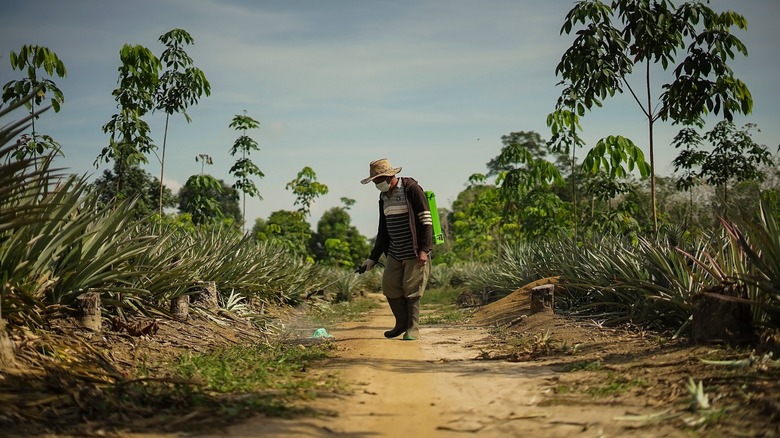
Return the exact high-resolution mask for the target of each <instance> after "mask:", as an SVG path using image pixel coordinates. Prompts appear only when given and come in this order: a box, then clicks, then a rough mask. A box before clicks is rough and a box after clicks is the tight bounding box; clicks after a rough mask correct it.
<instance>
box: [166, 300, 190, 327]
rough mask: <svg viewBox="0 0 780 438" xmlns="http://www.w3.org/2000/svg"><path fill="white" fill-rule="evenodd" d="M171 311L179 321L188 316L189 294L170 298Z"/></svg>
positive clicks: (184, 319)
mask: <svg viewBox="0 0 780 438" xmlns="http://www.w3.org/2000/svg"><path fill="white" fill-rule="evenodd" d="M171 313H172V314H173V317H174V318H176V319H177V320H179V321H186V320H187V318H189V317H190V296H189V295H180V296H178V297H176V298H174V299H172V300H171Z"/></svg>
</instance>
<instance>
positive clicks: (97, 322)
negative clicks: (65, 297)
mask: <svg viewBox="0 0 780 438" xmlns="http://www.w3.org/2000/svg"><path fill="white" fill-rule="evenodd" d="M76 310H77V312H78V313H77V319H78V322H79V325H81V327H83V328H85V329H87V330H92V331H94V332H99V331H102V330H103V315H102V306H101V304H100V293H99V292H87V293H84V294H81V295H79V296H78V297H77V298H76Z"/></svg>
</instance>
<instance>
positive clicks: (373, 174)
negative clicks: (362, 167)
mask: <svg viewBox="0 0 780 438" xmlns="http://www.w3.org/2000/svg"><path fill="white" fill-rule="evenodd" d="M368 170H369V172H368V174H369V177H368V178H364V179H362V180H360V183H361V184H368V183H369V181H373V180H374V178H377V177H380V176H393V175H395V174H396V173H398V172H400V171H401V168H400V167H393V166H391V165H390V162H389V161H387V158H381V159H379V160H376V161H372V162H371V164H369V165H368Z"/></svg>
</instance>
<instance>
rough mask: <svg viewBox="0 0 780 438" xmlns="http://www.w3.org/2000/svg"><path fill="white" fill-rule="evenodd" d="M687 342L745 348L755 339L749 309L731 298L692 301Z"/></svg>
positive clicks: (701, 297) (707, 296) (717, 295)
mask: <svg viewBox="0 0 780 438" xmlns="http://www.w3.org/2000/svg"><path fill="white" fill-rule="evenodd" d="M692 304H693V309H692V313H693V322H692V324H691V338H692V339H693V341H694V342H698V343H726V344H745V343H749V342H752V341H753V340H754V338H755V331H754V329H753V314H752V312H751V311H750V305H749V304H747V303H745V302H743V301H739V300H738V299H735V297H734V296H733V295H732V294H731V293H728V294H720V293H700V294H697V295H696V296H694V297H693V300H692Z"/></svg>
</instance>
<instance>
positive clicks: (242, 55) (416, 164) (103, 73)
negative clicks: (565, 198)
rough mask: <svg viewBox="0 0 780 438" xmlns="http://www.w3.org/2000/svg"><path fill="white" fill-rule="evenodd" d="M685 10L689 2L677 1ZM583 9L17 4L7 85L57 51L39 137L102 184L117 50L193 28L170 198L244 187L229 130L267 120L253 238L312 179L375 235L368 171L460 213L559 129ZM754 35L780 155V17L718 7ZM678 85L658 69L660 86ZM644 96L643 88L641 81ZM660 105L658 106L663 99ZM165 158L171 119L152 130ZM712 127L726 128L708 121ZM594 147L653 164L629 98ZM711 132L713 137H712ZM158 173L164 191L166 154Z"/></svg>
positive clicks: (546, 2) (423, 1)
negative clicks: (479, 183)
mask: <svg viewBox="0 0 780 438" xmlns="http://www.w3.org/2000/svg"><path fill="white" fill-rule="evenodd" d="M674 3H675V4H679V3H680V2H679V1H675V2H674ZM573 4H574V2H571V1H564V0H486V1H477V0H329V1H325V0H288V1H281V0H275V1H269V0H133V1H118V0H68V1H61V0H5V1H4V2H3V6H2V11H3V13H2V15H0V83H2V84H5V83H7V82H8V81H10V80H17V79H21V78H22V77H23V74H22V72H20V71H18V70H17V71H11V69H10V63H9V60H8V54H9V53H10V51H12V50H13V51H16V52H18V51H19V49H20V48H21V46H22V45H24V44H31V45H32V44H37V45H41V46H46V47H48V48H49V49H51V50H53V51H54V52H55V53H56V54H57V55H58V56H59V58H60V59H61V60H62V61H63V62H64V63H65V67H66V69H67V77H65V78H57V77H55V78H52V79H53V80H54V82H55V83H56V84H57V86H58V87H59V88H60V89H61V90H62V91H63V93H64V96H65V103H64V104H63V106H62V110H61V111H60V112H59V113H54V112H53V111H49V112H47V113H46V114H44V115H43V116H42V117H41V119H40V120H39V121H38V122H37V123H36V127H37V129H38V132H40V133H46V134H49V135H51V136H52V137H54V138H55V139H56V140H57V141H59V142H60V144H61V145H62V151H63V153H64V157H58V158H57V160H56V161H55V166H56V167H64V168H66V169H68V171H69V172H72V173H77V174H84V175H88V176H90V178H96V177H97V176H99V175H100V174H101V173H102V172H103V170H105V169H110V165H107V164H102V165H101V166H100V167H99V168H96V167H95V166H94V164H93V163H94V161H95V159H96V157H97V156H98V154H99V153H100V151H101V150H102V148H103V147H105V146H106V145H107V144H108V140H109V136H108V134H104V133H103V132H102V130H101V127H102V126H103V125H104V124H105V123H106V122H107V121H108V120H109V119H110V117H111V116H112V115H113V114H115V113H116V112H117V107H116V102H115V101H114V99H113V97H112V95H111V92H112V91H113V90H114V89H115V88H116V87H117V79H118V71H117V69H118V67H119V50H120V49H121V48H122V46H123V45H124V44H140V45H142V46H145V47H147V48H149V49H150V50H152V52H154V53H155V54H156V55H157V56H159V55H160V54H161V53H162V51H163V49H164V47H163V45H162V44H161V43H160V42H159V41H158V38H159V36H160V35H162V34H164V33H166V32H167V31H169V30H171V29H174V28H182V29H185V30H186V31H187V32H189V33H190V35H192V37H193V38H194V40H195V43H194V45H191V46H188V47H186V48H185V50H186V51H187V53H188V54H189V55H190V56H191V57H192V58H193V60H194V64H195V66H197V67H198V68H200V69H201V70H202V71H203V72H204V74H205V75H206V78H207V79H208V81H209V82H210V84H211V95H210V96H207V97H206V96H204V97H202V98H201V100H200V102H199V103H198V104H197V105H196V106H193V107H190V108H189V109H188V114H189V115H190V117H191V118H192V123H189V124H188V123H187V122H186V120H185V119H184V117H183V116H181V115H174V116H173V118H172V119H171V124H170V126H169V130H168V140H167V152H166V168H165V183H166V184H167V185H168V186H169V187H171V188H172V189H174V191H176V190H178V189H179V188H180V187H181V186H182V185H183V184H184V183H185V182H186V181H187V178H189V176H191V175H193V174H197V173H199V172H200V171H201V163H199V162H196V160H195V157H196V156H197V155H199V154H208V155H210V156H211V157H212V159H213V162H214V164H213V165H212V166H207V167H206V171H207V172H208V173H210V174H212V175H213V176H215V177H216V178H219V179H223V180H225V181H226V182H227V183H228V184H232V183H233V182H234V181H235V179H234V178H233V177H232V176H231V175H230V174H229V169H230V167H231V166H232V164H233V163H234V162H235V160H236V157H232V156H230V154H229V150H230V148H231V146H232V145H233V142H234V141H235V140H236V138H238V136H239V135H241V133H239V132H238V131H235V130H233V129H232V128H229V126H228V125H229V124H230V122H231V120H232V119H233V117H234V116H235V115H237V114H243V113H244V111H246V114H247V115H248V116H250V117H252V118H254V119H255V120H257V121H259V122H260V128H259V129H256V130H251V131H248V132H247V135H249V136H250V137H252V138H253V139H255V140H256V141H257V142H258V144H259V146H260V151H255V152H253V153H252V154H251V155H250V158H251V159H252V161H253V162H254V163H255V164H256V165H257V166H258V167H259V168H260V169H261V170H262V171H263V173H264V174H265V177H264V178H262V179H260V180H256V184H257V186H258V188H259V190H260V193H261V195H262V197H263V199H262V200H259V199H257V198H247V208H246V217H247V222H248V224H249V226H250V227H251V224H253V223H254V221H255V219H256V218H268V216H269V215H270V214H271V213H272V212H274V211H277V210H295V209H297V206H295V205H294V202H295V197H294V195H293V194H292V192H291V191H289V190H286V189H285V186H286V184H287V183H288V182H290V181H291V180H293V179H294V178H295V177H296V176H297V174H298V172H300V171H301V170H302V169H303V168H304V167H306V166H308V167H311V168H312V169H313V170H314V172H315V173H316V175H317V180H318V181H319V182H321V183H323V184H325V185H327V186H328V188H329V193H328V194H327V195H325V196H323V197H321V198H319V199H317V201H316V203H315V204H314V206H313V208H312V214H311V217H310V218H309V222H310V223H311V224H312V228H313V229H315V230H316V223H317V220H318V219H319V217H320V216H321V214H322V213H323V212H324V211H327V210H328V209H330V208H332V207H336V206H342V205H343V204H342V203H341V198H343V197H346V198H350V199H353V200H355V201H356V203H355V205H354V206H352V208H351V209H350V211H349V212H350V215H351V217H352V223H353V225H355V226H357V228H358V229H359V230H360V232H361V233H362V234H364V235H365V236H367V237H373V236H374V235H375V234H376V227H377V219H378V209H377V195H378V192H377V190H376V189H375V188H374V187H373V185H371V184H368V185H361V184H360V180H361V179H363V178H365V177H366V176H368V169H369V162H371V161H372V160H375V159H379V158H388V159H389V160H390V162H391V163H392V164H393V165H394V166H397V167H402V168H403V170H402V171H401V173H400V175H401V176H412V177H414V178H416V179H417V180H418V181H419V182H420V184H421V185H422V186H423V188H424V189H426V190H432V191H434V192H435V193H436V197H437V202H438V206H439V207H440V208H450V207H451V204H452V201H454V200H455V198H456V196H457V194H458V193H459V192H460V191H462V190H463V189H464V188H465V187H466V185H467V183H468V177H469V176H470V175H472V174H474V173H485V172H486V171H487V169H486V166H485V165H486V163H487V162H488V161H490V159H491V158H494V157H495V156H497V155H498V154H499V153H500V150H501V147H502V144H501V137H502V136H503V135H507V134H509V133H511V132H516V131H535V132H538V133H539V134H541V136H542V137H543V138H549V136H550V134H549V129H548V127H547V125H546V117H547V115H548V114H549V113H550V112H551V111H552V110H553V108H554V106H555V103H556V100H557V98H558V96H559V94H560V92H561V89H560V87H558V86H556V84H557V83H558V82H559V80H560V78H559V77H556V75H555V67H556V65H557V63H558V62H559V61H560V59H561V55H562V54H563V53H564V51H565V50H566V48H568V47H569V45H570V44H571V41H572V40H573V36H568V35H561V34H560V29H561V25H562V23H563V20H564V17H565V15H566V13H567V12H568V11H569V9H571V7H572V6H573ZM710 6H711V7H712V8H713V9H715V10H716V11H722V10H726V9H734V10H735V11H736V12H738V13H740V14H742V15H744V16H745V17H746V18H747V20H748V30H747V31H740V30H735V33H736V35H737V36H738V37H739V38H740V39H741V40H742V41H743V42H744V43H745V45H746V46H747V48H748V51H749V56H748V57H743V56H741V55H738V56H737V59H736V60H734V61H732V62H731V64H730V65H731V66H732V68H733V70H734V72H735V74H736V75H737V77H739V78H740V79H742V80H743V81H744V82H745V83H746V84H747V86H748V87H749V89H750V90H751V92H752V95H753V98H754V109H753V114H751V115H749V116H746V117H742V116H739V117H737V118H735V122H736V123H737V124H738V125H739V126H741V125H743V124H745V123H748V122H749V123H754V124H756V125H757V126H758V128H759V129H760V132H754V136H753V138H754V140H756V141H757V142H758V143H760V144H764V145H767V146H768V147H769V148H770V149H771V150H772V151H773V152H775V151H776V150H777V146H778V144H780V85H778V82H777V77H778V72H780V56H778V55H780V45H779V44H780V27H779V26H777V23H776V21H777V18H778V17H780V2H778V1H777V0H744V1H740V2H735V1H729V0H713V1H711V2H710ZM670 77H671V76H670V73H665V74H664V73H663V72H659V73H658V75H657V80H658V81H664V80H668V79H669V78H670ZM633 82H634V85H635V86H639V85H640V84H641V83H640V82H638V81H633ZM655 90H656V92H655V93H654V94H655V95H656V96H657V95H659V94H660V91H659V90H658V89H657V88H656V89H655ZM145 119H146V120H147V122H148V123H149V124H150V126H151V128H152V134H151V135H152V137H153V138H154V140H155V142H156V143H157V145H158V146H162V141H163V128H164V122H165V114H164V113H162V112H156V113H154V114H149V115H147V116H146V117H145ZM713 123H714V122H713ZM582 125H583V132H582V136H583V138H584V139H585V141H586V142H587V147H588V148H590V147H593V146H594V145H595V143H596V142H597V141H598V140H599V139H601V138H604V137H606V136H608V135H623V136H626V137H628V138H630V139H632V140H633V141H634V142H635V143H636V144H637V145H639V146H640V147H641V148H642V149H643V150H644V151H645V155H646V156H647V154H648V148H647V144H648V140H647V136H648V134H647V122H646V119H645V118H644V116H643V114H642V113H641V111H640V109H639V107H638V106H637V105H636V104H635V103H634V102H633V100H632V99H631V98H630V95H628V94H624V95H618V96H616V97H614V98H610V99H608V100H607V101H606V102H605V105H604V107H603V108H598V109H596V110H595V111H593V112H590V113H588V114H586V116H585V117H584V118H583V119H582ZM710 128H711V126H710ZM677 129H678V128H677V127H673V126H671V125H669V124H666V123H659V124H657V126H656V136H655V144H656V168H657V173H658V174H662V175H669V174H671V173H672V171H673V168H672V166H671V161H672V159H673V158H674V156H675V155H676V154H675V150H674V148H673V147H672V146H670V143H671V139H672V138H673V137H674V134H675V133H676V131H677ZM145 168H146V169H147V170H148V171H149V172H150V173H151V174H152V175H156V176H158V177H159V174H160V163H159V161H158V159H157V158H156V157H155V156H151V157H150V163H149V164H148V165H147V166H145Z"/></svg>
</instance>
